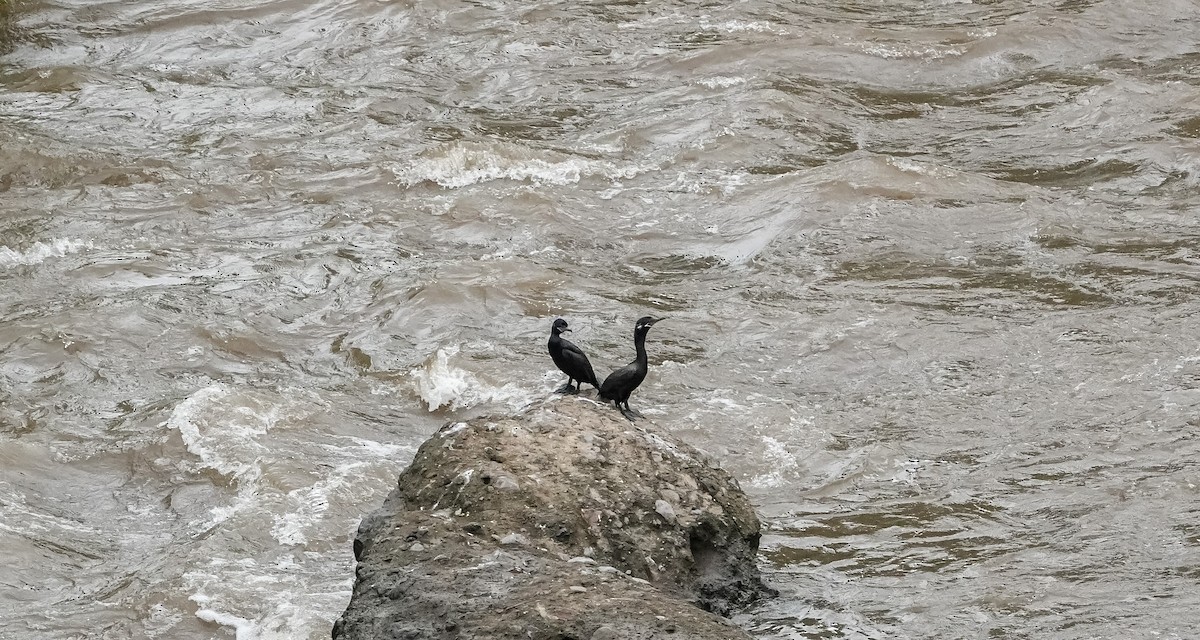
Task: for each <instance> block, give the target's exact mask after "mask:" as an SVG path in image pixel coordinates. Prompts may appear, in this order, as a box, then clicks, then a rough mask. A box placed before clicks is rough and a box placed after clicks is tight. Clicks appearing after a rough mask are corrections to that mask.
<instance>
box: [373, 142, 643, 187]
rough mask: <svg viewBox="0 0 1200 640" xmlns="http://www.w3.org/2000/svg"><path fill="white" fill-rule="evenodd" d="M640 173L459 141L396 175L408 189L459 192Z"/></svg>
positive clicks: (560, 156) (507, 146)
mask: <svg viewBox="0 0 1200 640" xmlns="http://www.w3.org/2000/svg"><path fill="white" fill-rule="evenodd" d="M637 173H639V171H638V170H637V169H635V168H633V167H618V166H617V165H615V164H613V163H611V162H606V161H603V160H590V159H587V158H581V157H578V156H571V155H567V154H563V153H556V152H550V151H536V150H533V149H529V148H527V147H522V146H518V145H515V144H509V143H500V142H496V143H489V144H482V143H468V142H457V143H454V144H449V145H445V146H442V147H439V148H437V149H434V150H431V151H429V152H428V153H427V154H426V155H425V156H424V157H422V158H420V159H419V160H417V161H416V162H414V163H413V164H412V165H411V166H409V167H406V168H403V169H400V170H398V171H397V172H396V176H397V177H398V178H399V179H400V180H401V181H402V182H403V183H405V184H406V185H407V186H412V185H415V184H418V183H421V182H433V183H435V184H438V185H440V186H442V187H446V188H449V189H457V188H461V187H466V186H469V185H473V184H478V183H482V182H488V181H491V180H518V181H521V180H528V181H531V182H536V183H541V184H555V185H566V184H575V183H577V182H579V180H580V179H581V178H582V177H584V176H587V175H597V176H601V177H604V178H608V179H617V178H629V177H632V176H635V175H637Z"/></svg>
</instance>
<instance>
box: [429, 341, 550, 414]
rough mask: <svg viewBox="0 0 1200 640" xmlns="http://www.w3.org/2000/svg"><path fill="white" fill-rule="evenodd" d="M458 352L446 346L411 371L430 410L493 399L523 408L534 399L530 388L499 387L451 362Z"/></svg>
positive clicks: (460, 407)
mask: <svg viewBox="0 0 1200 640" xmlns="http://www.w3.org/2000/svg"><path fill="white" fill-rule="evenodd" d="M458 351H459V348H458V347H457V346H450V347H442V348H440V349H438V350H437V353H435V354H434V356H433V357H432V358H430V359H429V360H428V361H427V362H426V363H425V365H424V366H422V367H419V368H417V369H413V370H412V371H411V372H410V373H409V375H410V376H412V378H413V379H414V381H415V383H416V387H417V389H416V390H417V394H418V395H419V396H421V400H422V401H424V402H425V406H426V407H427V408H428V409H429V411H431V412H433V411H437V410H438V409H441V408H442V407H448V408H450V409H451V410H452V411H457V410H459V409H465V408H468V407H473V406H476V405H480V404H483V403H491V402H497V403H502V404H504V405H506V406H508V407H510V408H512V409H520V408H521V407H524V406H526V405H528V404H529V403H531V402H533V401H534V396H533V394H532V393H531V392H530V391H529V390H526V389H521V388H519V387H517V386H515V385H512V384H506V385H504V386H502V387H497V386H495V385H491V384H488V383H486V382H484V381H482V380H480V379H479V378H477V377H476V376H475V375H474V374H472V373H471V372H470V371H467V370H466V369H462V368H460V367H456V366H454V365H452V364H450V358H451V357H453V356H455V355H457V354H458Z"/></svg>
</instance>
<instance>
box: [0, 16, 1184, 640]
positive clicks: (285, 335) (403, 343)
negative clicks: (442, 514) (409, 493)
mask: <svg viewBox="0 0 1200 640" xmlns="http://www.w3.org/2000/svg"><path fill="white" fill-rule="evenodd" d="M1197 51H1200V30H1198V29H1196V13H1195V6H1194V4H1192V3H1189V2H1169V1H1168V2H1160V3H1154V4H1153V5H1152V6H1147V5H1135V4H1128V3H1119V2H1114V1H1108V2H1105V1H1098V2H1086V1H1082V2H1058V3H1053V2H1035V3H1027V2H1021V3H1018V2H1008V1H1000V2H980V3H972V2H969V1H968V2H917V1H915V0H905V1H902V2H898V3H896V2H894V3H868V2H830V1H819V2H815V3H807V4H795V3H773V2H764V1H760V0H748V1H747V2H741V3H734V4H722V3H710V4H699V5H698V4H696V3H666V4H664V3H649V4H644V3H635V2H619V3H618V2H609V3H600V2H597V3H576V4H561V3H533V4H530V3H506V2H476V3H462V2H451V1H435V2H422V3H408V2H362V1H356V2H350V1H344V2H316V3H299V2H294V1H280V2H259V3H246V2H220V1H209V2H202V1H199V0H197V1H194V2H185V3H163V2H158V1H152V2H128V1H117V0H114V1H112V2H104V3H84V2H62V1H51V2H22V1H20V0H0V291H2V292H3V293H2V295H0V461H2V464H0V550H3V557H4V558H5V560H4V570H3V572H0V620H3V625H2V628H0V636H2V637H4V638H46V639H50V638H55V639H57V638H130V637H133V638H197V639H199V638H234V637H236V638H239V639H259V638H262V639H267V638H287V639H291V638H323V637H327V636H328V633H329V629H330V626H331V624H332V621H333V620H334V619H335V618H336V616H337V615H338V614H339V613H340V612H341V610H342V609H343V608H344V606H345V604H346V602H347V600H348V598H349V589H350V584H351V580H352V576H353V563H352V558H351V556H350V544H349V543H350V540H351V537H352V533H353V530H354V528H355V526H356V524H357V519H358V518H359V517H360V515H361V514H362V513H363V512H364V511H366V510H369V509H371V508H373V507H374V506H375V505H377V504H378V503H379V502H380V501H381V500H382V498H383V496H384V495H385V494H386V492H387V491H388V489H389V487H390V485H391V483H392V481H393V479H394V477H395V474H396V473H397V472H398V471H399V470H400V469H401V468H403V466H404V465H405V464H406V462H407V461H408V459H409V458H410V457H411V455H412V453H413V451H414V450H415V447H416V446H417V445H419V444H420V442H421V441H422V440H423V438H424V437H425V436H426V435H427V434H429V433H431V432H432V431H433V430H434V429H435V428H437V426H439V425H440V424H442V423H443V422H445V421H446V420H450V419H457V418H461V417H466V416H471V415H476V414H480V413H485V412H495V411H508V410H515V409H519V408H520V407H522V406H524V405H527V404H529V403H531V402H537V401H539V400H540V399H542V398H544V397H546V396H547V395H548V394H549V392H550V390H552V389H553V388H554V387H556V386H557V385H558V384H560V383H561V382H562V380H561V377H560V376H559V375H558V373H557V372H556V371H554V370H553V368H552V365H551V364H550V362H549V359H548V358H547V357H546V356H545V352H544V349H545V345H544V342H545V338H546V335H547V333H548V329H549V325H550V321H551V319H553V318H554V317H557V316H563V317H566V318H568V319H569V321H570V322H571V323H572V325H573V327H574V328H575V333H574V339H575V341H576V342H578V343H580V344H581V345H583V346H584V347H585V349H587V350H588V352H589V353H590V354H592V360H593V362H594V363H595V364H596V365H597V366H596V368H597V370H599V371H601V375H604V374H605V373H607V372H608V371H610V370H611V369H612V368H615V367H616V366H619V365H621V364H624V363H625V362H626V361H628V360H629V359H630V358H631V357H632V351H633V349H632V345H631V344H630V339H629V337H630V333H631V329H632V323H633V320H634V319H636V318H637V317H638V316H641V315H645V314H648V313H652V314H655V315H666V316H668V320H667V321H665V322H663V323H662V324H660V325H658V326H656V327H655V328H654V330H653V331H652V332H651V335H650V342H649V349H650V354H651V361H652V363H653V364H654V369H653V371H652V373H651V375H650V378H649V379H648V380H647V382H646V384H645V385H644V386H643V388H641V389H639V391H638V392H637V393H636V394H635V396H634V398H633V402H632V405H633V406H634V408H636V409H640V410H641V411H642V412H643V413H645V414H646V415H647V416H648V417H649V418H650V419H652V420H654V421H656V422H657V423H658V424H660V425H662V426H664V427H666V428H669V429H671V430H673V431H675V432H677V433H679V434H680V435H682V436H683V437H685V438H687V439H688V440H689V441H691V442H692V443H694V444H696V445H697V446H699V447H701V448H704V449H706V450H708V451H710V452H711V453H713V455H714V456H715V457H716V458H717V459H718V460H720V461H721V463H722V464H723V465H724V466H726V467H727V468H728V469H730V470H731V471H732V472H733V473H734V474H735V475H736V476H737V477H738V478H739V479H740V480H741V482H742V485H743V487H744V488H745V489H746V490H747V491H749V492H750V493H751V494H752V496H753V497H754V499H755V502H756V503H757V504H758V505H759V506H760V509H761V511H762V513H763V515H764V517H765V520H766V522H767V523H768V525H769V527H770V528H769V531H768V532H767V535H766V536H765V538H764V553H763V563H764V567H765V568H766V570H767V571H768V573H769V575H770V576H771V579H772V581H773V583H774V584H775V585H776V586H777V587H778V588H779V589H780V590H781V592H782V596H781V597H780V598H779V599H778V600H776V601H773V602H769V603H766V604H764V605H762V606H760V607H758V608H756V609H753V610H751V611H748V612H746V613H745V614H743V615H742V616H740V617H739V619H738V621H739V622H740V623H741V624H743V625H744V626H745V627H746V628H748V629H750V630H751V631H752V632H753V633H754V634H755V635H756V636H757V637H761V638H770V639H777V638H778V639H783V638H788V639H791V638H947V639H950V638H984V637H1012V638H1049V639H1055V640H1066V639H1075V638H1079V639H1082V638H1191V637H1195V636H1196V635H1197V633H1200V616H1198V614H1197V613H1196V612H1197V611H1200V595H1197V594H1198V593H1200V589H1197V587H1198V586H1200V585H1198V583H1200V524H1198V523H1200V507H1198V506H1197V505H1198V504H1200V500H1198V497H1200V496H1198V493H1200V491H1198V488H1197V485H1198V484H1200V467H1198V463H1197V460H1198V459H1200V437H1198V435H1197V430H1198V427H1200V421H1198V419H1197V407H1198V406H1200V391H1197V389H1196V387H1197V383H1198V380H1200V345H1198V344H1197V342H1196V336H1197V335H1200V302H1198V299H1197V293H1198V291H1197V288H1198V279H1200V266H1198V264H1200V250H1198V249H1197V240H1198V236H1200V223H1198V222H1197V218H1196V214H1197V211H1198V205H1200V195H1198V194H1200V191H1198V189H1197V187H1198V186H1200V185H1198V178H1197V176H1198V174H1197V166H1198V160H1200V57H1198V54H1197Z"/></svg>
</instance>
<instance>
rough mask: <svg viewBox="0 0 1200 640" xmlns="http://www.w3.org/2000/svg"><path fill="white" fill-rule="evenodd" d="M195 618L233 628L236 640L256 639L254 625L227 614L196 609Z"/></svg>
mask: <svg viewBox="0 0 1200 640" xmlns="http://www.w3.org/2000/svg"><path fill="white" fill-rule="evenodd" d="M196 617H197V618H200V619H201V620H204V621H205V622H212V623H214V624H219V625H221V626H223V627H233V633H234V637H235V638H237V640H255V639H256V638H258V631H257V629H256V628H255V625H254V624H253V623H251V622H250V621H249V620H247V619H245V618H239V617H237V616H235V615H232V614H229V613H221V612H220V611H213V610H212V609H197V610H196Z"/></svg>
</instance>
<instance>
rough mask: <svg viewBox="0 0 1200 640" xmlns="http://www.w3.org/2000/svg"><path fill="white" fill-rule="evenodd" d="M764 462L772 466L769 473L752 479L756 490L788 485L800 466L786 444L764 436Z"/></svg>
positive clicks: (751, 483) (751, 482)
mask: <svg viewBox="0 0 1200 640" xmlns="http://www.w3.org/2000/svg"><path fill="white" fill-rule="evenodd" d="M763 444H764V445H766V447H765V448H764V449H763V461H764V462H765V463H766V464H767V465H769V466H770V468H771V471H770V472H769V473H763V474H759V475H756V476H754V477H753V478H751V479H750V486H752V487H754V488H756V489H777V488H779V487H782V486H784V485H785V484H787V481H788V478H789V477H790V476H792V475H794V474H795V473H796V470H797V468H798V467H799V466H800V465H799V463H798V462H797V461H796V456H794V455H792V453H791V452H789V451H788V450H787V447H786V446H784V444H783V443H782V442H780V441H778V440H776V439H775V438H772V437H771V436H763Z"/></svg>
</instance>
